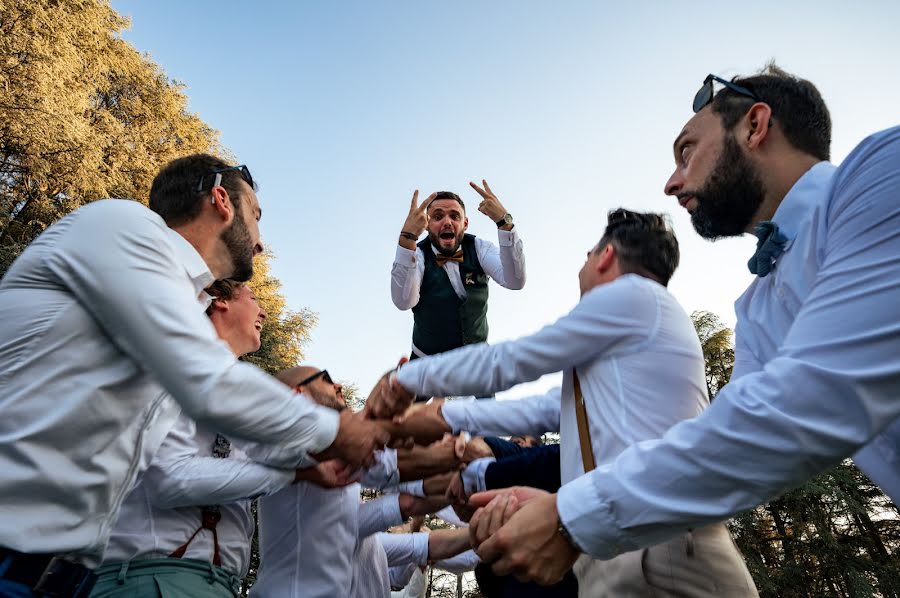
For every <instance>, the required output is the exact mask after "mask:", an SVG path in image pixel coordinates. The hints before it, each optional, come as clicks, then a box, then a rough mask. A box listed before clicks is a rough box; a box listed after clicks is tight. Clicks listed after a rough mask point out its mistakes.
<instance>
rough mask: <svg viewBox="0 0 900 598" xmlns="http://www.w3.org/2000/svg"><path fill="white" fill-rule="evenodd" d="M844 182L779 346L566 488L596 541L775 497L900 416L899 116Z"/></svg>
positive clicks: (642, 542)
mask: <svg viewBox="0 0 900 598" xmlns="http://www.w3.org/2000/svg"><path fill="white" fill-rule="evenodd" d="M832 193H833V196H832V198H831V201H830V203H829V204H828V207H827V212H826V213H825V214H824V216H823V218H824V219H825V221H826V222H827V227H819V229H818V230H815V231H810V233H809V234H819V235H823V239H822V241H821V243H820V244H819V247H820V254H819V256H817V257H818V259H819V260H820V262H819V263H820V267H819V271H818V275H817V277H816V280H815V281H814V283H813V284H812V287H811V290H810V292H809V294H808V295H807V296H806V298H805V300H804V301H803V304H802V305H801V306H800V309H799V311H798V313H797V317H796V318H795V320H794V322H793V324H792V325H791V327H790V329H789V330H788V333H787V335H786V337H785V340H784V342H783V344H782V346H781V347H780V348H779V349H778V351H777V353H776V355H775V357H774V358H773V359H772V360H770V361H768V362H767V363H766V364H764V366H763V367H762V369H761V370H759V371H755V372H748V373H745V374H744V375H743V376H741V377H740V378H738V379H736V380H734V381H732V382H731V383H730V384H728V385H727V386H725V387H724V388H723V389H722V390H721V391H720V393H719V395H718V396H717V397H716V400H715V401H713V403H712V405H711V406H710V408H709V409H707V410H706V411H705V412H703V413H702V414H700V415H699V416H698V417H696V418H694V419H692V420H687V421H684V422H681V423H679V424H677V425H676V426H673V427H672V428H671V429H670V430H669V431H668V432H667V433H666V434H665V435H664V436H663V437H662V438H661V439H656V440H650V441H645V442H641V443H638V444H636V445H633V446H631V447H629V448H628V449H626V450H625V451H623V452H622V453H621V454H620V455H619V456H618V457H617V458H616V460H615V461H614V462H612V463H610V464H608V465H605V466H601V467H599V468H597V469H596V470H594V471H593V472H591V473H589V474H586V475H584V476H582V477H580V478H577V479H575V480H573V481H572V482H570V483H568V484H566V485H565V486H563V488H562V489H561V490H560V492H559V495H558V499H557V506H558V509H559V514H560V518H561V520H562V521H563V523H564V524H565V525H566V527H567V528H568V530H569V531H570V532H571V534H572V536H573V537H574V538H575V540H576V541H577V542H578V544H579V545H580V546H581V547H582V548H584V549H585V551H586V552H587V553H589V554H591V555H592V556H594V557H597V558H611V557H613V556H615V554H617V553H618V552H620V551H627V550H634V549H637V548H640V547H642V546H647V545H651V544H656V543H659V542H661V541H664V540H666V539H667V538H671V537H673V536H675V535H677V534H680V533H682V532H684V531H685V530H686V529H689V528H693V527H697V526H701V525H704V524H707V523H711V522H714V521H721V520H724V519H727V518H729V517H731V516H733V515H735V514H736V513H739V512H740V511H743V510H745V509H748V508H751V507H754V506H756V505H759V504H761V503H764V502H766V501H768V500H770V499H772V498H774V497H776V496H778V495H779V494H781V493H782V492H785V491H786V490H788V489H790V488H792V487H795V486H797V485H798V484H800V483H802V482H803V481H804V480H807V479H809V478H811V477H813V476H815V475H817V474H819V473H821V472H822V471H824V470H826V469H828V468H829V467H831V466H833V465H835V464H836V463H838V462H840V461H841V460H842V459H844V458H846V457H849V456H850V455H851V454H852V453H853V452H854V451H855V450H857V449H859V448H860V447H862V446H863V445H869V446H873V448H875V449H877V448H878V446H879V445H878V442H877V439H878V437H877V435H878V434H879V432H881V431H882V430H884V429H885V428H886V427H887V426H889V425H891V424H892V422H894V421H895V420H896V419H897V418H898V416H900V401H898V400H897V389H898V388H900V359H898V349H897V348H898V347H900V202H898V201H897V197H898V195H900V128H895V129H892V130H890V131H887V132H885V133H882V134H879V135H876V136H873V137H871V138H869V139H868V140H867V141H865V142H863V143H862V144H861V145H860V146H859V147H858V148H857V149H856V150H854V152H853V153H851V155H850V156H848V158H847V159H846V160H845V161H844V163H843V165H842V166H841V167H840V168H839V169H838V171H837V172H836V174H835V179H834V182H833V189H832ZM873 439H876V442H875V443H874V444H869V443H872V441H873ZM894 462H895V463H896V462H897V458H896V456H895V457H894ZM885 490H888V489H885ZM895 490H897V489H895ZM888 493H889V494H891V492H890V491H889V492H888ZM892 498H893V499H894V500H897V499H898V498H900V496H898V495H892Z"/></svg>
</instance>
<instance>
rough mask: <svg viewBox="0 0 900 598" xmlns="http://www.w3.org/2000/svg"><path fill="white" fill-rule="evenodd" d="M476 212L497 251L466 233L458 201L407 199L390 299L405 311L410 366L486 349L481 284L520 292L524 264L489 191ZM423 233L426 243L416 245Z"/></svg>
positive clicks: (440, 196)
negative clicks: (409, 314)
mask: <svg viewBox="0 0 900 598" xmlns="http://www.w3.org/2000/svg"><path fill="white" fill-rule="evenodd" d="M469 184H470V185H471V186H472V188H473V189H474V190H475V191H477V192H478V194H479V195H481V197H482V198H483V199H482V202H481V203H480V204H479V206H478V210H479V211H480V212H481V213H483V214H485V215H486V216H488V217H489V218H490V219H491V220H492V221H493V222H494V223H496V225H497V235H498V244H499V245H500V247H499V248H498V247H497V246H496V245H494V244H493V243H491V242H490V241H485V240H484V239H479V238H477V237H475V236H474V235H470V234H468V233H466V230H467V229H468V227H469V219H468V218H467V217H466V206H465V204H464V203H463V200H462V199H460V197H459V195H457V194H456V193H452V192H450V191H438V192H436V193H432V194H431V195H429V196H428V198H427V199H426V200H425V201H423V202H422V204H421V205H418V204H417V202H418V197H419V192H418V191H416V192H415V193H413V197H412V203H411V204H410V208H409V214H408V215H407V217H406V222H405V223H404V224H403V230H402V231H401V232H400V242H399V245H398V247H397V255H396V257H395V258H394V265H393V267H392V268H391V299H392V300H393V301H394V305H396V306H397V308H398V309H401V310H407V309H410V308H411V309H412V311H413V338H412V355H411V356H410V359H415V358H417V357H425V356H426V355H434V354H435V353H443V352H444V351H449V350H451V349H455V348H457V347H461V346H463V345H468V344H473V343H482V342H485V341H487V337H488V323H487V300H488V278H493V279H494V280H495V281H496V282H497V283H498V284H500V285H501V286H503V287H506V288H507V289H512V290H519V289H521V288H522V287H524V286H525V256H524V253H523V251H522V241H520V240H519V236H518V232H517V231H516V229H515V228H514V227H515V225H514V224H513V221H512V216H511V215H510V214H509V212H507V211H506V208H504V207H503V205H502V204H501V203H500V200H499V199H497V196H496V195H494V193H493V192H492V191H491V188H490V186H488V183H487V181H482V184H483V185H484V187H483V188H482V187H479V186H478V185H476V184H475V183H469ZM425 230H427V231H428V237H427V238H425V239H423V240H422V241H421V242H418V243H417V240H418V238H419V236H420V235H421V234H422V233H423V232H424V231H425Z"/></svg>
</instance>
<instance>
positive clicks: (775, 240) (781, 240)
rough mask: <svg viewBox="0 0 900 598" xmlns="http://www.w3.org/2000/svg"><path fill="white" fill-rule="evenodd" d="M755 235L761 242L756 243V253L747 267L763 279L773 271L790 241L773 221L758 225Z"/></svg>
mask: <svg viewBox="0 0 900 598" xmlns="http://www.w3.org/2000/svg"><path fill="white" fill-rule="evenodd" d="M753 234H754V235H756V237H757V238H758V239H759V240H758V241H757V242H756V253H754V254H753V257H751V258H750V261H749V262H747V267H748V268H750V272H752V273H753V274H756V275H757V276H759V277H760V278H762V277H764V276H768V274H769V272H771V271H772V267H773V266H774V265H775V260H776V259H778V256H779V255H781V254H782V253H783V252H784V247H785V245H787V242H788V239H787V237H785V236H784V234H782V232H781V231H780V230H778V225H777V224H775V223H774V222H772V221H771V220H766V221H764V222H760V223H759V224H757V225H756V229H755V230H754V231H753Z"/></svg>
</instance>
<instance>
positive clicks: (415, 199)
mask: <svg viewBox="0 0 900 598" xmlns="http://www.w3.org/2000/svg"><path fill="white" fill-rule="evenodd" d="M417 205H419V190H418V189H416V190H415V191H413V196H412V202H411V203H410V204H409V211H410V212H412V211H413V210H415V209H416V206H417Z"/></svg>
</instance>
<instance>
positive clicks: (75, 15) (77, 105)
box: [0, 0, 224, 276]
mask: <svg viewBox="0 0 900 598" xmlns="http://www.w3.org/2000/svg"><path fill="white" fill-rule="evenodd" d="M127 25H128V20H127V19H125V18H124V17H122V16H121V15H119V14H118V13H116V12H115V11H114V10H113V9H112V8H111V7H110V5H109V3H108V2H107V1H105V0H73V1H64V2H61V1H56V0H31V1H28V2H24V1H22V0H0V276H2V274H3V273H5V272H6V270H7V268H8V267H9V265H10V264H11V263H12V261H13V260H14V259H15V258H16V256H18V255H19V254H20V253H21V252H22V250H23V249H24V248H25V246H26V245H27V244H28V243H29V242H31V240H32V239H34V238H35V237H36V236H37V235H39V234H40V233H41V232H42V231H43V230H44V229H45V228H46V227H47V226H49V225H50V224H51V223H53V222H54V221H56V220H57V219H59V218H60V217H62V216H64V215H65V214H67V213H69V212H71V211H72V210H74V209H76V208H78V207H79V206H81V205H83V204H85V203H88V202H90V201H93V200H96V199H100V198H104V197H121V198H128V199H136V200H139V201H142V202H144V203H146V201H147V197H148V194H149V190H150V183H151V181H152V180H153V177H154V176H155V175H156V173H157V171H158V170H159V168H160V167H161V166H162V165H163V164H165V163H166V162H168V161H170V160H171V159H173V158H176V157H178V156H183V155H186V154H190V153H196V152H210V153H214V154H218V155H222V154H223V153H224V149H223V148H222V147H221V145H220V144H219V141H218V132H216V131H215V130H213V129H212V128H210V127H209V126H207V125H206V124H205V123H204V122H203V121H202V120H200V118H199V117H198V116H197V115H195V114H191V113H189V112H188V111H187V108H186V106H187V98H186V97H185V95H184V93H183V92H182V90H183V86H182V85H180V84H177V83H174V82H172V81H170V80H169V79H168V78H167V77H166V75H165V73H163V71H162V70H161V69H160V68H159V66H158V65H157V64H155V63H154V62H153V61H152V60H150V59H149V57H147V56H146V55H142V54H140V53H139V52H138V51H137V50H136V49H135V48H134V47H133V46H131V45H130V44H129V43H128V42H126V41H125V40H123V39H122V38H121V37H120V35H119V33H120V32H121V31H122V30H123V29H124V28H125V27H127Z"/></svg>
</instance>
